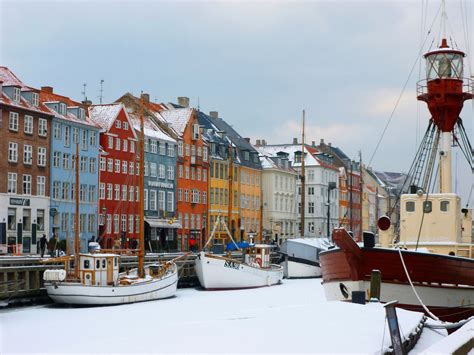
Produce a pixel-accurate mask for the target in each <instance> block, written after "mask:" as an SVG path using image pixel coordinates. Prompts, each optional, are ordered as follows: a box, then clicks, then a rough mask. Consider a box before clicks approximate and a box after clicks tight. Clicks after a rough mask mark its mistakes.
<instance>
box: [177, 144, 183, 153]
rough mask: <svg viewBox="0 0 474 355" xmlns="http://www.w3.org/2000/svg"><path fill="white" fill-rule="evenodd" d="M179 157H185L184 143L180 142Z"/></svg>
mask: <svg viewBox="0 0 474 355" xmlns="http://www.w3.org/2000/svg"><path fill="white" fill-rule="evenodd" d="M178 156H180V157H182V156H183V142H182V141H179V142H178Z"/></svg>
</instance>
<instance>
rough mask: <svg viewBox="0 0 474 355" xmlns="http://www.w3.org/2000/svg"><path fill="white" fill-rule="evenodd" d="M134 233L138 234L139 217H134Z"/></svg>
mask: <svg viewBox="0 0 474 355" xmlns="http://www.w3.org/2000/svg"><path fill="white" fill-rule="evenodd" d="M135 232H136V233H139V232H140V216H139V215H136V216H135Z"/></svg>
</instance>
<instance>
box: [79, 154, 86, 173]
mask: <svg viewBox="0 0 474 355" xmlns="http://www.w3.org/2000/svg"><path fill="white" fill-rule="evenodd" d="M79 170H80V171H81V173H85V172H87V157H81V161H80V165H79Z"/></svg>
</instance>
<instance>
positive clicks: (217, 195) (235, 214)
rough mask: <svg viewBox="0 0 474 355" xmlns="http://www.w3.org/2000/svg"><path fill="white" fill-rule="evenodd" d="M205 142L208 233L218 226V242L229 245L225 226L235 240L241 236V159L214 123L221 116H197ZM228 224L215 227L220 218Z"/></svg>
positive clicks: (224, 133)
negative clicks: (207, 186)
mask: <svg viewBox="0 0 474 355" xmlns="http://www.w3.org/2000/svg"><path fill="white" fill-rule="evenodd" d="M197 115H198V121H199V125H200V126H201V131H202V136H203V139H204V140H205V141H206V143H207V145H208V147H209V230H212V229H213V228H214V226H215V227H216V233H215V241H216V242H217V243H221V244H225V243H228V242H230V238H229V237H228V235H227V231H226V227H227V229H228V231H229V232H230V233H231V234H232V237H233V238H234V239H236V240H239V238H241V237H242V235H241V233H240V228H239V217H240V209H239V207H240V199H239V185H238V181H239V160H238V156H237V154H236V149H235V147H234V146H233V144H232V143H231V141H230V140H229V138H228V137H227V135H226V132H224V131H221V130H220V129H218V128H217V127H216V125H215V124H214V123H213V122H214V121H215V120H217V119H218V113H217V112H216V111H211V112H210V113H209V115H207V114H205V113H204V112H201V111H199V112H198V113H197ZM218 217H219V218H220V221H223V222H225V225H224V224H223V223H220V224H216V221H217V218H218Z"/></svg>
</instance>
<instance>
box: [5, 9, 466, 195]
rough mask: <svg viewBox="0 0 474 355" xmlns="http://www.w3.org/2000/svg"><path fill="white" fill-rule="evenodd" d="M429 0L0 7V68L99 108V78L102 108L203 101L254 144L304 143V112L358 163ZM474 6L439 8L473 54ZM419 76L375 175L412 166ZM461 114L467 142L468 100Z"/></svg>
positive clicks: (316, 136) (408, 62)
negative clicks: (135, 101)
mask: <svg viewBox="0 0 474 355" xmlns="http://www.w3.org/2000/svg"><path fill="white" fill-rule="evenodd" d="M426 2H427V1H424V0H419V1H365V2H361V1H327V2H322V1H315V2H310V1H305V2H301V1H299V2H297V1H288V2H282V1H260V2H252V1H245V2H235V1H234V2H228V1H217V2H216V1H214V2H213V1H192V2H184V1H170V2H162V1H131V0H130V1H105V0H104V1H41V0H39V1H30V2H26V1H18V0H15V1H5V0H0V4H1V5H0V12H1V13H0V16H1V17H0V23H1V32H0V36H1V38H0V62H1V63H0V64H1V65H4V66H8V67H9V68H11V69H12V70H13V71H14V72H15V73H16V74H17V75H18V76H19V77H20V79H22V80H23V81H24V82H25V83H26V84H29V85H31V86H35V87H40V86H44V85H49V86H53V87H54V89H55V92H57V93H59V94H63V95H66V96H70V97H72V98H73V99H77V100H80V99H82V94H81V92H82V91H83V83H87V88H86V93H87V97H88V98H89V99H91V100H92V101H93V102H94V103H97V102H98V96H99V88H100V80H101V79H103V80H105V82H104V94H103V96H104V102H110V101H114V100H116V99H117V98H118V97H120V96H121V95H122V94H124V93H125V92H132V93H134V94H139V93H140V91H141V90H143V91H144V92H148V93H149V94H150V98H151V100H153V101H155V100H156V101H158V102H168V101H174V102H175V101H176V97H177V96H188V97H190V99H191V104H192V105H193V106H195V107H196V106H197V105H198V98H199V104H200V108H201V110H203V111H205V112H207V111H211V110H215V111H219V114H220V116H221V117H223V118H224V119H225V120H227V121H228V122H229V123H230V124H232V125H233V126H234V128H235V129H236V130H237V131H238V132H239V133H240V134H241V135H243V136H247V137H251V138H252V141H253V142H255V139H266V140H267V142H268V143H284V142H290V141H291V140H292V138H293V137H300V136H301V132H300V130H301V128H300V125H301V110H302V109H303V108H304V109H305V110H306V117H307V130H306V136H307V137H308V138H307V140H308V142H311V141H313V140H314V141H316V142H319V140H320V139H322V138H323V139H325V141H326V142H332V143H333V144H334V145H337V146H339V147H341V148H342V149H343V150H344V151H345V152H346V153H347V154H348V155H349V156H350V157H352V158H354V159H358V158H357V155H358V151H359V150H361V151H362V159H363V160H364V161H365V162H366V163H368V161H369V160H370V157H371V156H372V154H373V151H374V148H375V146H376V144H377V141H378V139H379V138H380V136H381V134H382V130H383V128H384V126H385V124H386V123H387V121H388V120H389V117H390V115H391V112H392V111H393V109H394V107H395V104H396V102H397V98H398V96H399V95H400V93H401V92H402V88H403V86H404V84H405V82H406V80H407V78H408V77H409V74H410V71H411V69H412V67H413V65H414V63H415V61H416V58H417V57H418V53H419V52H420V38H422V39H423V40H424V39H425V38H426V37H427V38H428V39H427V40H426V43H425V46H424V48H423V52H425V51H426V50H427V49H428V48H429V47H430V45H431V44H432V43H433V40H434V43H433V44H432V45H433V46H436V43H437V42H438V33H439V30H440V25H439V20H437V21H436V22H435V25H434V27H433V29H432V31H431V34H430V35H429V36H427V32H428V29H429V28H430V26H431V23H432V22H433V19H434V18H435V15H436V13H437V12H438V9H439V7H440V1H439V0H438V1H429V2H428V6H427V7H426V6H425V5H426ZM461 5H462V6H463V10H464V12H461ZM464 7H466V8H464ZM473 7H474V4H473V2H472V1H470V0H460V1H454V0H453V1H448V2H447V13H448V17H449V20H450V22H449V25H448V30H449V29H451V30H450V33H451V35H450V37H452V38H454V40H455V41H456V43H457V45H458V47H459V48H461V49H463V50H465V51H466V52H468V45H469V48H473V43H472V37H473V35H472V34H473V32H472V31H473V21H472V20H473ZM423 14H426V21H425V22H426V24H425V25H423V21H422V15H423ZM462 15H464V19H467V20H468V21H467V25H468V26H469V28H467V29H466V27H464V26H463V24H464V23H463V21H462V19H463V17H462ZM451 31H452V32H451ZM466 36H467V38H468V39H469V40H470V41H471V43H469V44H468V43H466V41H467V39H466ZM468 54H471V53H470V52H468ZM469 61H470V66H471V67H472V64H473V60H472V58H471V57H468V58H467V59H466V71H465V76H468V75H471V71H470V70H469V68H468V67H469V65H468V62H469ZM423 68H424V63H422V64H421V67H420V66H419V65H418V63H417V64H416V65H415V66H414V70H413V73H412V75H411V78H410V80H409V82H408V84H407V87H406V90H405V91H404V95H403V97H402V99H401V101H400V104H399V105H398V108H397V109H396V111H395V114H394V115H393V119H392V121H391V123H390V125H389V127H388V130H387V133H386V135H385V138H384V139H383V141H382V143H381V146H380V148H379V150H378V151H377V154H376V155H375V158H374V159H373V161H372V162H371V165H372V166H373V167H374V168H376V169H379V170H386V171H407V170H408V168H409V166H410V164H411V160H412V157H413V156H414V153H415V149H416V147H417V143H419V141H420V139H421V136H422V134H423V133H424V130H425V128H426V126H427V122H428V119H429V113H428V110H427V108H426V104H424V103H418V102H417V100H416V82H417V80H419V79H420V78H423ZM420 69H421V71H420ZM461 116H462V117H463V118H464V123H465V125H466V128H467V130H468V132H469V135H470V138H471V141H473V140H474V139H473V134H472V132H473V127H472V126H473V116H474V114H473V105H472V103H470V102H467V104H466V107H465V108H464V110H463V112H462V114H461ZM454 160H455V161H456V157H455V159H454ZM457 161H458V171H459V183H458V189H459V191H460V192H461V193H462V194H463V195H464V196H465V197H467V195H468V193H469V190H470V188H471V184H472V180H473V177H472V174H471V172H470V170H469V169H468V168H467V164H465V163H464V161H463V157H462V155H461V154H460V153H459V154H458V159H457ZM454 165H456V164H454ZM471 201H472V199H471ZM464 203H465V202H464ZM471 204H472V202H471Z"/></svg>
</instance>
